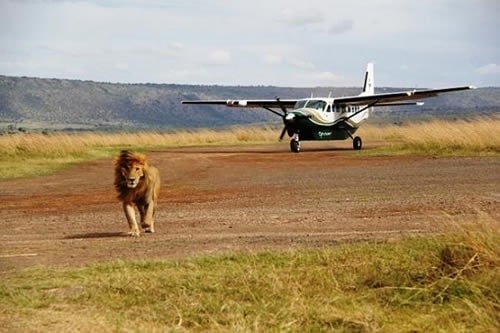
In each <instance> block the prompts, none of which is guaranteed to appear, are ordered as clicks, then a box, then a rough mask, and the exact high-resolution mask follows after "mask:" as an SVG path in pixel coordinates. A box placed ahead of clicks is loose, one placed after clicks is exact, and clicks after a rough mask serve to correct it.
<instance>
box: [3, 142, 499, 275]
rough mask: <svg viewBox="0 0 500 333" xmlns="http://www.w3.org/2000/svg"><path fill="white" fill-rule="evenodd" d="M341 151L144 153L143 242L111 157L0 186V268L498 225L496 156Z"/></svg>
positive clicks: (308, 147) (313, 147) (312, 146)
mask: <svg viewBox="0 0 500 333" xmlns="http://www.w3.org/2000/svg"><path fill="white" fill-rule="evenodd" d="M335 147H336V148H335ZM338 147H339V145H338V143H336V144H335V145H332V144H331V143H328V144H326V145H325V144H316V143H304V144H303V151H302V152H301V153H300V154H292V153H290V152H288V147H287V145H286V144H279V145H278V144H277V145H268V146H254V147H210V148H184V149H169V150H158V151H153V152H150V153H149V154H148V157H149V160H150V163H151V164H153V165H155V166H157V167H158V168H159V170H160V173H161V175H162V180H163V182H162V192H161V198H160V206H159V208H158V211H157V214H156V226H157V227H156V229H157V233H155V234H143V235H142V236H141V237H140V238H131V237H128V236H126V231H127V223H126V220H125V217H124V215H123V212H122V209H121V205H120V203H119V202H118V201H117V200H116V194H115V192H114V187H113V166H112V164H113V161H112V160H111V159H109V160H100V161H96V162H91V163H86V164H83V165H80V166H78V167H74V168H72V169H69V170H66V171H63V172H60V173H58V174H56V175H52V176H47V177H38V178H33V179H22V180H12V181H3V182H0V200H1V206H0V221H1V222H0V230H1V233H0V273H5V272H8V271H12V270H17V269H21V268H25V267H32V266H36V265H45V266H57V267H61V266H79V265H84V264H91V263H97V262H103V261H109V260H119V259H123V260H127V259H160V258H180V257H187V256H196V255H206V254H215V253H227V252H233V251H250V252H255V251H260V250H265V249H280V250H285V249H292V248H303V247H323V246H331V245H334V244H336V243H338V242H345V241H362V240H378V239H381V240H392V239H395V238H399V237H401V236H406V235H413V234H422V233H430V232H439V231H443V230H446V229H449V228H452V227H454V226H457V225H461V224H465V223H487V224H491V225H493V227H498V226H499V221H500V158H498V157H437V158H436V157H432V156H425V157H424V156H391V157H377V156H370V155H369V154H365V153H361V155H360V154H359V153H357V152H354V151H352V150H350V149H348V148H347V147H349V145H346V146H345V147H346V148H338ZM342 147H343V146H342ZM369 149H370V147H369V146H368V147H367V150H368V151H369Z"/></svg>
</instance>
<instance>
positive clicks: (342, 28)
mask: <svg viewBox="0 0 500 333" xmlns="http://www.w3.org/2000/svg"><path fill="white" fill-rule="evenodd" d="M353 28H354V21H353V20H347V19H346V20H342V21H339V22H337V23H334V24H332V25H330V27H329V28H328V33H329V34H330V35H339V34H342V33H344V32H348V31H350V30H352V29H353Z"/></svg>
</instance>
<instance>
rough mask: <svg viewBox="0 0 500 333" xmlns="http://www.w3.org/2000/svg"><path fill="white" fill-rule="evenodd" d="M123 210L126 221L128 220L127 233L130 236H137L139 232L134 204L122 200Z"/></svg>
mask: <svg viewBox="0 0 500 333" xmlns="http://www.w3.org/2000/svg"><path fill="white" fill-rule="evenodd" d="M123 211H124V212H125V216H126V217H127V222H128V226H129V232H128V234H129V235H130V236H135V237H139V235H140V234H141V232H140V230H139V226H138V225H137V221H136V220H135V209H134V206H132V205H131V204H129V203H126V202H124V203H123Z"/></svg>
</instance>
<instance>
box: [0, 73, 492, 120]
mask: <svg viewBox="0 0 500 333" xmlns="http://www.w3.org/2000/svg"><path fill="white" fill-rule="evenodd" d="M400 89H401V88H398V89H396V88H382V89H379V91H393V90H400ZM330 92H331V93H332V95H333V96H343V95H344V96H345V95H354V94H358V93H359V92H360V88H328V87H318V88H287V87H275V86H200V85H177V84H118V83H105V82H93V81H78V80H62V79H40V78H27V77H8V76H0V130H2V129H5V128H7V127H8V126H10V127H11V128H16V129H17V128H19V127H21V128H27V129H65V130H82V129H83V130H86V129H92V130H95V129H99V130H131V129H154V128H162V129H168V128H188V127H189V128H194V127H218V126H227V125H235V124H249V123H256V122H268V121H274V122H276V123H279V119H277V118H276V116H274V115H273V114H271V113H270V112H266V111H265V110H261V109H255V110H245V111H243V110H241V109H230V108H226V107H216V106H192V105H182V104H181V100H185V99H228V98H231V99H236V98H244V99H256V98H266V99H267V98H275V97H276V96H280V97H282V98H302V97H304V96H310V95H311V94H313V95H316V96H319V95H328V94H329V93H330ZM377 111H378V112H376V114H374V118H373V119H374V120H372V121H392V122H394V121H401V119H406V118H408V117H415V116H419V117H422V115H425V116H429V117H435V116H439V117H465V116H467V115H469V114H474V115H477V114H488V113H492V112H498V111H500V88H482V89H478V90H475V91H471V92H465V93H456V94H449V95H445V96H442V97H438V98H434V99H429V100H426V104H425V106H424V107H422V108H411V109H408V108H406V109H401V110H394V109H390V110H388V109H385V110H384V109H382V108H381V109H377Z"/></svg>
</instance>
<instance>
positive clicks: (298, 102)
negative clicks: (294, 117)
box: [293, 99, 307, 109]
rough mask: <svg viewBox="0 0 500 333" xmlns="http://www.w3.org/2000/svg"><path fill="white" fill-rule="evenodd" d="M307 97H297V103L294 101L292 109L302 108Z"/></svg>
mask: <svg viewBox="0 0 500 333" xmlns="http://www.w3.org/2000/svg"><path fill="white" fill-rule="evenodd" d="M306 103H307V99H299V100H298V101H297V103H295V106H294V107H293V108H294V109H302V108H303V107H305V106H306Z"/></svg>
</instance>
